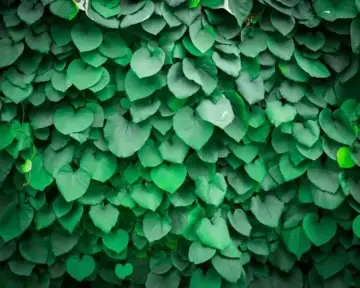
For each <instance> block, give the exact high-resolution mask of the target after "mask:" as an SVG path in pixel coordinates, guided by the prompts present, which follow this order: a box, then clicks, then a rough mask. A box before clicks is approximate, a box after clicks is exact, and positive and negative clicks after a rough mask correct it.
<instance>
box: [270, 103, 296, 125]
mask: <svg viewBox="0 0 360 288" xmlns="http://www.w3.org/2000/svg"><path fill="white" fill-rule="evenodd" d="M265 111H266V115H267V116H268V118H269V120H270V122H271V123H272V124H274V125H275V127H278V126H279V125H281V124H283V123H286V122H291V121H293V120H294V119H295V116H296V114H297V113H296V109H295V107H294V106H292V105H290V104H285V105H282V104H281V102H280V101H277V100H275V101H269V102H267V104H266V110H265Z"/></svg>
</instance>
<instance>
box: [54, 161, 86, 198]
mask: <svg viewBox="0 0 360 288" xmlns="http://www.w3.org/2000/svg"><path fill="white" fill-rule="evenodd" d="M55 179H56V185H57V187H58V189H59V191H60V193H61V195H62V196H63V197H64V198H65V200H66V201H67V202H71V201H74V200H76V199H78V198H80V197H81V196H83V195H84V194H85V193H86V191H87V189H88V188H89V185H90V175H89V174H88V172H86V171H85V170H83V169H81V168H79V169H78V170H77V171H76V172H74V171H73V169H72V168H71V166H70V165H68V164H66V165H64V166H63V167H61V168H60V170H59V172H58V173H57V175H56V178H55Z"/></svg>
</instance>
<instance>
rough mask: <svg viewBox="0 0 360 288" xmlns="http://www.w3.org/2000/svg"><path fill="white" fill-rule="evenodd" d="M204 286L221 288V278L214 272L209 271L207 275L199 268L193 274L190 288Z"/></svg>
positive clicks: (212, 270)
mask: <svg viewBox="0 0 360 288" xmlns="http://www.w3.org/2000/svg"><path fill="white" fill-rule="evenodd" d="M202 285H204V287H208V288H221V276H220V275H219V274H218V273H217V272H216V271H215V270H214V269H208V270H207V272H206V275H204V274H203V271H202V269H200V268H198V269H196V270H195V271H194V272H193V273H192V274H191V280H190V286H189V287H190V288H196V287H200V286H202Z"/></svg>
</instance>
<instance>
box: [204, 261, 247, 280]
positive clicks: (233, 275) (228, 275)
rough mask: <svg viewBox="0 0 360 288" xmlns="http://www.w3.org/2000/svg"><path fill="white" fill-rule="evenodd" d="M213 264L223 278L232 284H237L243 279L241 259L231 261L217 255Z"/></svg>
mask: <svg viewBox="0 0 360 288" xmlns="http://www.w3.org/2000/svg"><path fill="white" fill-rule="evenodd" d="M211 264H212V265H213V266H214V268H215V270H216V271H217V272H218V273H219V274H220V275H221V276H222V278H224V279H225V280H227V281H229V282H231V283H236V282H237V281H238V280H239V279H240V277H241V273H242V262H241V260H240V259H229V258H225V257H221V256H220V255H215V256H214V257H213V258H212V259H211Z"/></svg>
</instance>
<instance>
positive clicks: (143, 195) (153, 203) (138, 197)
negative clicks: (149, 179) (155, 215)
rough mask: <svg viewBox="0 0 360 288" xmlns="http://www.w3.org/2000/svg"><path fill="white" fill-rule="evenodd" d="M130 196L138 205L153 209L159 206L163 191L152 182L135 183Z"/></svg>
mask: <svg viewBox="0 0 360 288" xmlns="http://www.w3.org/2000/svg"><path fill="white" fill-rule="evenodd" d="M130 196H131V198H132V199H133V200H134V201H135V202H136V203H137V204H138V205H139V206H140V207H142V208H144V209H148V210H151V211H155V210H156V209H157V208H158V207H159V206H160V204H161V202H162V200H163V196H164V193H163V191H161V190H160V189H159V188H157V187H156V186H155V185H154V184H147V185H146V186H143V185H142V184H136V185H133V186H132V188H131V193H130Z"/></svg>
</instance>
